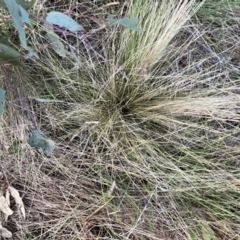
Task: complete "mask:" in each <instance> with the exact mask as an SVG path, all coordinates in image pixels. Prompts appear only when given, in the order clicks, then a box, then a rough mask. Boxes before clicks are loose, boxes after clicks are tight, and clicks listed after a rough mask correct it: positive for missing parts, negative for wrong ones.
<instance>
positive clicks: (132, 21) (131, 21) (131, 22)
mask: <svg viewBox="0 0 240 240" xmlns="http://www.w3.org/2000/svg"><path fill="white" fill-rule="evenodd" d="M137 23H138V19H137V18H136V17H124V18H121V19H114V18H113V17H112V16H109V17H108V18H107V23H106V25H107V26H113V25H122V26H123V27H126V28H128V29H130V30H132V31H136V32H143V30H142V29H141V28H138V27H137V26H136V25H137Z"/></svg>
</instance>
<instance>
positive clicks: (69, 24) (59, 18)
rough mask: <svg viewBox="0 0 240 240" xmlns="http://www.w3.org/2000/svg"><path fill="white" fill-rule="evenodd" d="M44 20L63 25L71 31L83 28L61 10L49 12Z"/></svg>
mask: <svg viewBox="0 0 240 240" xmlns="http://www.w3.org/2000/svg"><path fill="white" fill-rule="evenodd" d="M46 21H47V22H49V23H51V24H55V25H58V26H59V27H64V28H66V29H68V30H69V31H71V32H77V31H82V30H84V29H83V27H82V26H81V25H80V24H78V23H77V22H76V21H75V20H73V19H72V18H71V17H69V16H68V15H66V14H64V13H61V12H55V11H53V12H50V13H48V14H47V18H46Z"/></svg>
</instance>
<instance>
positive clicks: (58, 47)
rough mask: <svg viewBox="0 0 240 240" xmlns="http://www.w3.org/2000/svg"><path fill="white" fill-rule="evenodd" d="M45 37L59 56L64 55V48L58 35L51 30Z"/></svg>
mask: <svg viewBox="0 0 240 240" xmlns="http://www.w3.org/2000/svg"><path fill="white" fill-rule="evenodd" d="M46 39H47V40H48V41H49V42H50V44H51V47H52V49H53V50H54V51H55V52H56V53H57V54H58V55H59V56H61V57H63V58H64V57H66V50H65V47H64V45H63V43H62V42H61V40H60V38H59V36H58V35H57V34H55V33H53V32H51V33H50V32H48V33H47V34H46Z"/></svg>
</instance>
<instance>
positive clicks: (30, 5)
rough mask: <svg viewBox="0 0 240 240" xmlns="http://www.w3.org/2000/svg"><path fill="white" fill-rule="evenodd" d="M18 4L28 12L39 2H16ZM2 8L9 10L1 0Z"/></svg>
mask: <svg viewBox="0 0 240 240" xmlns="http://www.w3.org/2000/svg"><path fill="white" fill-rule="evenodd" d="M15 1H16V3H17V4H19V5H21V6H22V7H23V8H24V9H26V10H28V9H30V8H32V7H33V6H34V4H35V3H36V2H37V0H15ZM0 7H3V8H7V6H6V4H5V1H4V0H0Z"/></svg>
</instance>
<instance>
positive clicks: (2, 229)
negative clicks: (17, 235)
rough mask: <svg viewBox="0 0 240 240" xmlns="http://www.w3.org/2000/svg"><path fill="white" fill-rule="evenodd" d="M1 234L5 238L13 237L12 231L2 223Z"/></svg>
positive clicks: (0, 226)
mask: <svg viewBox="0 0 240 240" xmlns="http://www.w3.org/2000/svg"><path fill="white" fill-rule="evenodd" d="M0 234H1V236H2V237H3V238H11V237H12V233H11V232H10V231H8V230H7V229H6V228H4V227H2V225H0Z"/></svg>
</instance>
